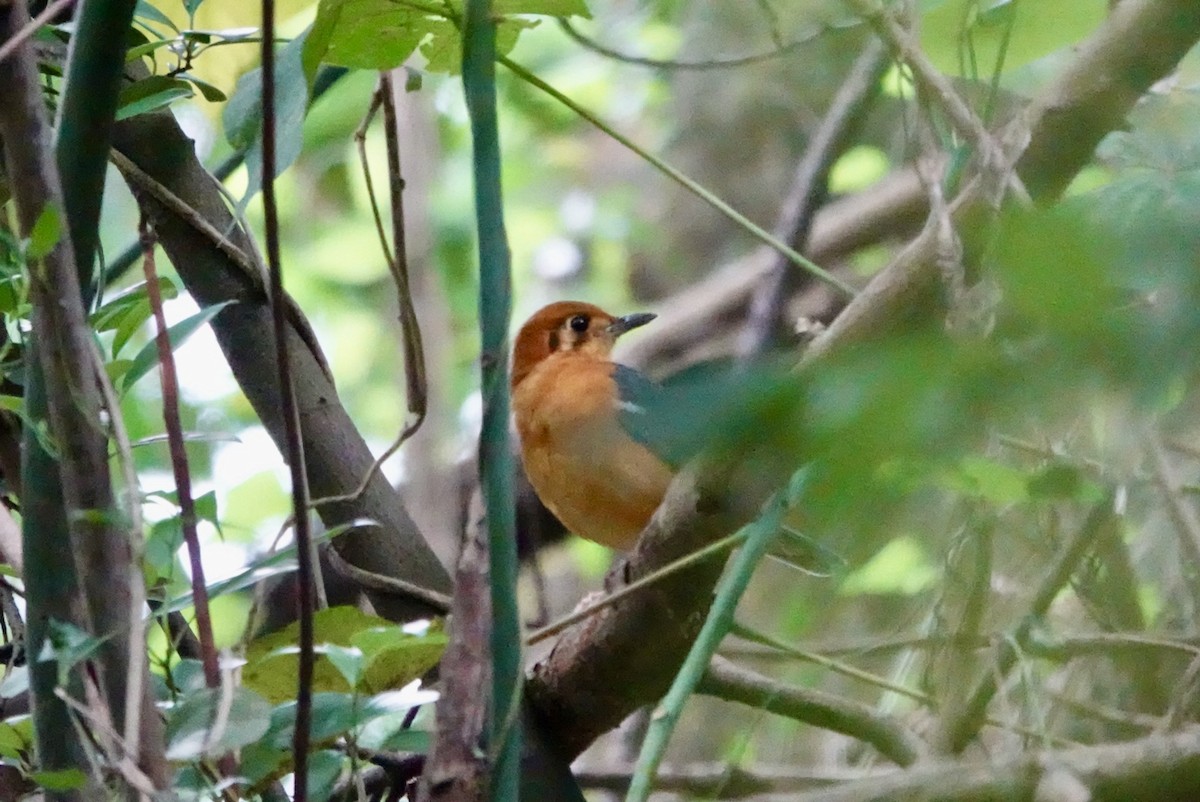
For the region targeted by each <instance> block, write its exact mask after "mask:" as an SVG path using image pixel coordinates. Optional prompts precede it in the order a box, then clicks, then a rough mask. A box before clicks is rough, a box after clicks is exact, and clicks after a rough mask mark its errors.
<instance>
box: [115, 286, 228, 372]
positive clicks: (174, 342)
mask: <svg viewBox="0 0 1200 802" xmlns="http://www.w3.org/2000/svg"><path fill="white" fill-rule="evenodd" d="M231 303H234V301H233V300H229V301H222V302H221V303H219V304H213V305H212V306H206V307H204V308H203V309H201V310H200V311H199V312H197V313H196V314H194V315H192V316H191V317H189V318H187V319H185V320H181V321H179V322H178V323H176V324H175V325H174V326H171V327H170V328H168V329H167V338H168V339H169V340H170V341H171V349H172V350H175V349H177V348H178V347H179V346H181V345H183V344H184V343H185V342H187V339H188V338H189V337H191V336H192V335H193V334H195V333H196V332H197V331H198V330H199V329H200V327H201V326H203V325H204V324H205V323H207V322H208V321H210V320H212V319H213V318H214V317H216V316H217V314H218V313H220V311H221V310H222V309H224V308H225V307H227V306H229V305H230V304H231ZM157 364H158V342H157V341H156V340H151V341H150V342H148V343H146V345H145V346H143V347H142V350H141V351H139V352H138V354H137V356H135V357H134V358H133V365H132V366H131V367H130V368H129V372H128V373H126V374H125V381H124V383H123V384H122V385H121V386H122V388H123V389H125V390H128V389H129V388H130V387H132V386H133V385H134V384H136V383H137V380H138V379H140V378H142V377H143V376H145V375H146V374H147V373H149V372H150V369H151V368H153V367H154V366H155V365H157Z"/></svg>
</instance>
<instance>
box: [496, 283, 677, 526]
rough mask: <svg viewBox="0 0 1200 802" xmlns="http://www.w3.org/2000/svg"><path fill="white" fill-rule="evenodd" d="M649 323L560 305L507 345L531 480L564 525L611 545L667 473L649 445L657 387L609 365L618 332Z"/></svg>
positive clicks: (653, 499)
mask: <svg viewBox="0 0 1200 802" xmlns="http://www.w3.org/2000/svg"><path fill="white" fill-rule="evenodd" d="M653 319H654V315H652V314H648V313H639V314H632V315H625V316H623V317H616V316H614V315H610V314H609V313H607V312H605V311H604V310H602V309H600V308H599V307H597V306H593V305H592V304H587V303H582V302H578V301H560V302H558V303H553V304H550V305H549V306H547V307H544V308H543V309H541V310H539V311H538V312H537V313H536V314H535V315H534V316H533V317H531V318H530V319H529V320H528V321H527V322H526V323H525V325H524V326H522V327H521V330H520V332H519V333H518V334H517V340H516V344H515V346H514V349H513V373H512V391H513V395H512V397H513V411H514V413H515V417H516V422H517V432H518V434H519V435H520V438H521V456H522V460H523V462H524V464H525V472H526V473H527V474H528V476H529V481H530V483H531V484H532V485H533V487H534V489H535V490H536V491H537V494H538V496H539V497H540V498H541V500H542V502H543V503H544V504H545V505H546V506H547V507H548V508H549V509H550V511H551V512H553V513H554V515H555V516H556V517H557V518H558V519H559V520H560V521H562V523H563V525H564V526H566V527H567V529H569V530H571V531H572V532H574V533H575V534H577V535H579V536H580V537H583V538H587V539H588V540H592V541H595V542H597V543H601V544H603V545H605V546H609V547H611V548H616V549H628V548H631V547H632V546H633V544H634V542H635V541H636V540H637V536H638V534H639V533H640V532H641V531H642V529H643V528H645V526H646V523H647V522H648V521H649V520H650V516H651V515H653V513H654V511H655V510H656V509H657V508H658V505H659V503H660V502H661V501H662V498H663V495H664V494H665V493H666V491H667V486H668V485H669V484H670V482H671V478H672V476H673V475H674V467H673V466H672V465H671V464H669V463H668V461H667V459H665V458H664V456H665V455H664V454H663V451H662V449H658V450H656V449H655V448H654V446H655V442H654V420H653V417H652V411H653V410H652V405H653V403H654V400H655V396H656V395H658V394H659V390H660V389H661V388H658V387H657V385H655V384H654V383H653V382H651V381H650V380H649V379H647V378H646V377H645V376H643V375H642V374H640V373H638V372H637V371H636V370H634V369H633V368H630V367H627V366H625V365H620V364H617V363H616V362H613V361H612V349H613V346H614V345H615V344H616V341H617V338H618V337H620V336H621V335H622V334H625V333H626V332H628V331H630V330H631V329H635V328H637V327H639V326H643V325H645V324H647V323H649V322H650V321H651V320H653Z"/></svg>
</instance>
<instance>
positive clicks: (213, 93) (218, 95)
mask: <svg viewBox="0 0 1200 802" xmlns="http://www.w3.org/2000/svg"><path fill="white" fill-rule="evenodd" d="M178 77H180V78H182V79H183V80H185V81H187V82H188V83H190V84H191V85H192V86H194V87H196V88H197V89H199V90H200V94H202V95H204V99H205V100H207V101H208V102H209V103H224V102H225V101H226V100H228V99H229V97H228V96H227V95H226V94H225V93H224V92H222V91H221V90H220V89H218V88H217V87H215V86H213V85H212V84H210V83H209V82H208V81H205V80H202V79H200V78H197V77H196V76H195V75H192V74H191V73H190V72H181V73H179V74H178Z"/></svg>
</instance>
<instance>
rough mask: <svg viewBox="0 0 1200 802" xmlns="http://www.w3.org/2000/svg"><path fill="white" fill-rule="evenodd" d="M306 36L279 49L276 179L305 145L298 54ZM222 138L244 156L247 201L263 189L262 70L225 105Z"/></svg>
mask: <svg viewBox="0 0 1200 802" xmlns="http://www.w3.org/2000/svg"><path fill="white" fill-rule="evenodd" d="M307 35H308V32H307V31H306V32H305V33H303V34H301V35H300V36H297V37H296V38H295V39H293V40H292V41H290V42H288V43H287V44H286V45H284V47H283V48H281V49H280V51H279V54H278V57H277V59H276V64H275V175H274V176H272V177H273V178H276V177H278V176H279V175H280V174H282V173H283V171H284V170H286V169H287V168H288V167H290V166H291V165H292V164H293V163H294V162H295V161H296V159H297V158H299V157H300V151H301V149H302V147H303V144H304V139H303V137H302V136H301V129H302V127H303V125H304V114H305V111H306V110H307V108H308V81H307V79H306V78H305V76H304V65H303V62H302V61H301V54H302V53H303V51H304V43H305V38H306V37H307ZM222 122H223V123H224V125H225V138H226V139H227V140H229V144H230V145H232V146H233V147H234V148H235V149H236V150H241V151H243V152H244V153H245V154H246V170H247V172H248V173H249V186H248V189H247V190H246V198H244V199H243V203H244V202H245V199H248V198H250V197H252V196H253V195H254V194H256V193H257V192H258V191H259V190H260V189H261V188H262V180H263V174H262V130H263V106H262V69H261V68H259V69H254V70H251V71H250V72H248V73H246V74H245V75H243V76H242V77H241V78H240V79H239V80H238V82H237V88H236V89H235V90H234V92H233V95H232V96H231V97H230V98H229V102H228V103H227V104H226V105H225V112H224V114H223V115H222Z"/></svg>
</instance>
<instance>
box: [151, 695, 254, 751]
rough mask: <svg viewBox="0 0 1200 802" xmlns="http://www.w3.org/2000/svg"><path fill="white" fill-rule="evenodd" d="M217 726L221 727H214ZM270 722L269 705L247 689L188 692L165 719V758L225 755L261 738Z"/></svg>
mask: <svg viewBox="0 0 1200 802" xmlns="http://www.w3.org/2000/svg"><path fill="white" fill-rule="evenodd" d="M218 723H219V724H220V725H221V726H220V727H215V726H214V725H215V724H218ZM270 723H271V707H270V705H268V704H267V703H266V701H265V700H264V699H263V698H262V697H261V696H259V695H258V694H256V693H254V692H253V691H251V690H248V689H246V688H233V689H232V691H231V692H230V693H228V694H227V692H226V691H224V690H222V689H219V688H201V689H200V690H196V691H192V692H191V693H188V694H187V695H186V696H185V697H184V700H183V701H182V702H181V703H180V704H178V705H176V706H175V707H174V708H172V709H171V710H170V712H169V714H168V716H167V732H166V738H167V751H166V754H167V758H168V759H169V760H195V759H197V758H200V757H206V756H207V757H214V756H218V755H222V754H225V753H226V752H228V751H230V750H232V749H237V748H238V747H241V746H244V745H246V744H248V743H253V742H254V741H256V740H258V739H259V738H261V737H262V736H263V735H264V734H265V733H266V732H267V728H268V727H269V726H270Z"/></svg>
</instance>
